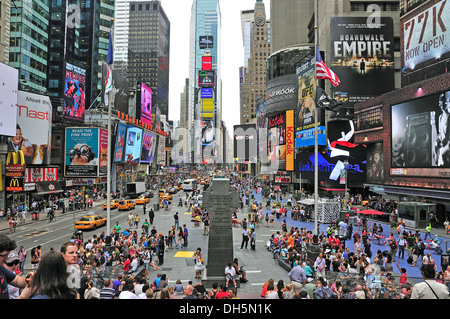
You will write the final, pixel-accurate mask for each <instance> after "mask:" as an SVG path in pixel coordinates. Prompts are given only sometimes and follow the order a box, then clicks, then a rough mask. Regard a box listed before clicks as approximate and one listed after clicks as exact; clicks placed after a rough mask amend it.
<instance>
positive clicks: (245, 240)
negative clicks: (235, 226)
mask: <svg viewBox="0 0 450 319" xmlns="http://www.w3.org/2000/svg"><path fill="white" fill-rule="evenodd" d="M248 235H249V232H248V228H247V227H245V228H243V229H242V242H241V249H242V248H244V245H245V249H247V246H248Z"/></svg>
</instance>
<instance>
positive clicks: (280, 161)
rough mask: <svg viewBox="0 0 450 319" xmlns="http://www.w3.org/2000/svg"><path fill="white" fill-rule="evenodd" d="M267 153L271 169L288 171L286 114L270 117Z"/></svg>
mask: <svg viewBox="0 0 450 319" xmlns="http://www.w3.org/2000/svg"><path fill="white" fill-rule="evenodd" d="M267 152H268V154H267V155H268V161H269V163H270V167H271V168H276V169H278V170H285V169H286V113H285V112H283V113H278V114H277V115H274V116H271V117H269V122H268V127H267Z"/></svg>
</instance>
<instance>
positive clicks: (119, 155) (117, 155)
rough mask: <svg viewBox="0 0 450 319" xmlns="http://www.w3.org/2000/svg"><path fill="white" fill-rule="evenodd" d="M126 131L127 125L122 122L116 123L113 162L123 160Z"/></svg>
mask: <svg viewBox="0 0 450 319" xmlns="http://www.w3.org/2000/svg"><path fill="white" fill-rule="evenodd" d="M126 132H127V126H126V125H124V124H121V123H118V127H117V134H116V147H115V150H114V163H117V162H122V161H123V153H124V148H125V134H126Z"/></svg>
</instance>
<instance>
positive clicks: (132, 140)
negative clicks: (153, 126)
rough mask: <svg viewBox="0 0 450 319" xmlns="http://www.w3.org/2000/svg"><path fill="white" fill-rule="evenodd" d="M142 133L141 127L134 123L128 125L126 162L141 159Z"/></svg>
mask: <svg viewBox="0 0 450 319" xmlns="http://www.w3.org/2000/svg"><path fill="white" fill-rule="evenodd" d="M142 134H143V130H142V129H141V128H138V127H136V126H132V125H128V126H127V134H126V140H125V157H124V160H123V161H124V162H128V161H130V162H132V161H135V162H139V160H140V159H141V144H142V137H143V136H142Z"/></svg>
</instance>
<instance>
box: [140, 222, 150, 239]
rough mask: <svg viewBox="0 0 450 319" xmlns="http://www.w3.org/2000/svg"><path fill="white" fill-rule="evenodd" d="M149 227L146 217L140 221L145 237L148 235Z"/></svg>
mask: <svg viewBox="0 0 450 319" xmlns="http://www.w3.org/2000/svg"><path fill="white" fill-rule="evenodd" d="M149 228H150V223H149V222H148V220H147V219H145V221H144V222H143V223H142V233H144V234H145V236H146V237H148V230H149Z"/></svg>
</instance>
